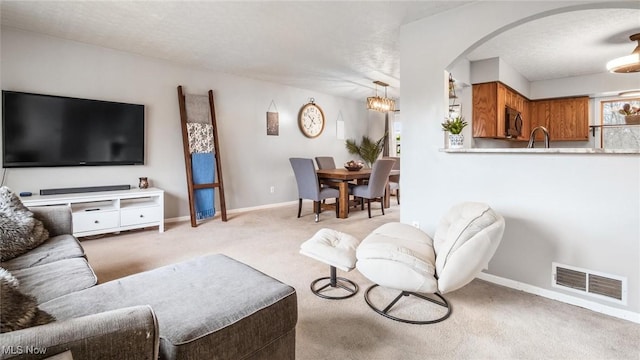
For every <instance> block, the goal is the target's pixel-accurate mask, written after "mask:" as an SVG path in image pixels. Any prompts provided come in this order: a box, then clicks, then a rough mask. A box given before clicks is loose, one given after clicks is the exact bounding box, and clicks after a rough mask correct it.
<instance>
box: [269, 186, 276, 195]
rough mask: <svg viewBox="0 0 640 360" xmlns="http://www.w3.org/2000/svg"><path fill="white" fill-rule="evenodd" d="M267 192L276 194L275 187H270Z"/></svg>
mask: <svg viewBox="0 0 640 360" xmlns="http://www.w3.org/2000/svg"><path fill="white" fill-rule="evenodd" d="M269 191H270V192H271V193H272V194H273V193H275V192H276V187H275V186H273V185H271V188H270V189H269Z"/></svg>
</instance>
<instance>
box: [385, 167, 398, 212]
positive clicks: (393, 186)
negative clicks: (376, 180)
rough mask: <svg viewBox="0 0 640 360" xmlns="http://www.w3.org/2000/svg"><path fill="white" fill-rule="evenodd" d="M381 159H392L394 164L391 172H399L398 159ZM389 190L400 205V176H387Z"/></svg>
mask: <svg viewBox="0 0 640 360" xmlns="http://www.w3.org/2000/svg"><path fill="white" fill-rule="evenodd" d="M383 159H393V160H395V161H396V162H395V163H394V164H393V168H391V170H400V158H399V157H383ZM389 190H390V191H392V192H394V193H395V194H396V202H397V203H398V205H400V175H389Z"/></svg>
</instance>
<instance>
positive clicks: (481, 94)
mask: <svg viewBox="0 0 640 360" xmlns="http://www.w3.org/2000/svg"><path fill="white" fill-rule="evenodd" d="M472 91H473V110H472V111H473V121H472V128H473V137H484V138H495V137H497V134H498V128H497V125H498V120H497V119H498V114H497V109H498V83H495V82H493V83H484V84H474V85H473V86H472ZM502 118H503V123H504V114H503V115H502Z"/></svg>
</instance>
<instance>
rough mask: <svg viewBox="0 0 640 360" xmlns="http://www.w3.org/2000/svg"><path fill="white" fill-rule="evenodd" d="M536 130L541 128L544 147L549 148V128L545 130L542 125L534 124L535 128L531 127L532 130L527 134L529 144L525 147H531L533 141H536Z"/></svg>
mask: <svg viewBox="0 0 640 360" xmlns="http://www.w3.org/2000/svg"><path fill="white" fill-rule="evenodd" d="M538 130H542V132H543V133H544V147H545V148H546V149H548V148H549V130H547V128H546V127H544V126H536V127H535V128H533V130H531V135H529V145H527V148H529V149H531V148H533V143H534V142H535V141H536V131H538Z"/></svg>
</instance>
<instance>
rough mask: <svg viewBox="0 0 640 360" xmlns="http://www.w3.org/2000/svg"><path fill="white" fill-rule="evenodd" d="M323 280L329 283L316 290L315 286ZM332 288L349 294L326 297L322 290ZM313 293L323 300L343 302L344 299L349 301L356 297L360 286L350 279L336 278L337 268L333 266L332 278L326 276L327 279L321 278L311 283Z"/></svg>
mask: <svg viewBox="0 0 640 360" xmlns="http://www.w3.org/2000/svg"><path fill="white" fill-rule="evenodd" d="M323 280H329V282H328V283H326V284H324V285H323V286H321V287H320V288H318V289H316V288H315V285H316V284H317V283H318V282H320V281H323ZM328 287H331V288H340V289H343V290H345V291H347V292H348V294H347V295H343V296H333V295H325V294H323V293H322V290H324V289H326V288H328ZM310 288H311V292H312V293H314V294H316V296H319V297H321V298H323V299H330V300H342V299H347V298H350V297H352V296H354V295H355V294H356V293H357V292H358V289H359V288H358V284H356V283H354V282H353V281H351V280H349V279H345V278H343V277H338V276H336V268H335V266H331V276H325V277H321V278H319V279H315V280H314V281H313V282H312V283H311V286H310Z"/></svg>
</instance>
